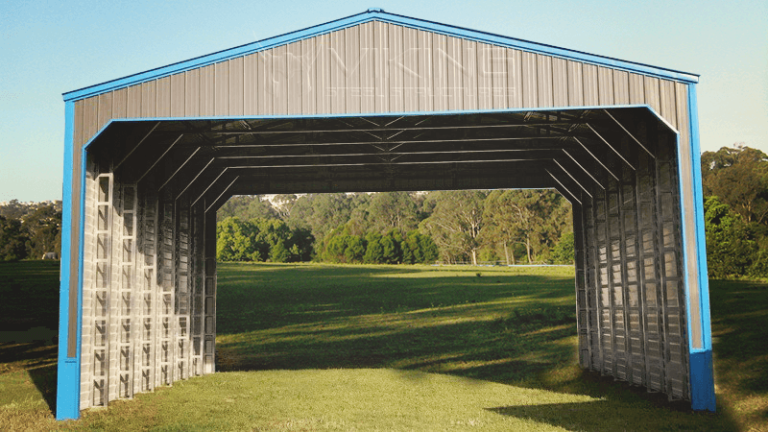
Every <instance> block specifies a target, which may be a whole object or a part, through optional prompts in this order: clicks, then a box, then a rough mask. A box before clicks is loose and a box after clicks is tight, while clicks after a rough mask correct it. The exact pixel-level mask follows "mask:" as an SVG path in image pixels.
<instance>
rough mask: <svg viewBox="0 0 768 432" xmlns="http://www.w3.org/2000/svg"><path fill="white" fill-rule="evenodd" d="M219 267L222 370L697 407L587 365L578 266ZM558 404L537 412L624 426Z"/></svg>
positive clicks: (722, 417) (608, 405) (635, 405)
mask: <svg viewBox="0 0 768 432" xmlns="http://www.w3.org/2000/svg"><path fill="white" fill-rule="evenodd" d="M262 268H264V269H265V271H263V272H262V271H261V269H262ZM477 273H480V276H478V275H477ZM218 274H219V284H218V286H219V291H218V304H217V360H216V364H217V370H222V371H236V370H281V369H287V370H299V369H332V368H394V369H401V370H420V371H423V372H436V373H447V374H452V375H458V376H463V377H469V378H474V379H480V380H484V381H490V382H497V383H502V384H510V385H515V386H521V387H526V388H535V389H545V390H551V391H556V392H561V393H570V394H579V395H589V396H592V397H597V398H603V399H604V402H601V403H600V404H596V405H593V406H594V407H595V408H599V409H597V411H596V412H597V413H598V414H600V413H603V412H605V415H612V416H613V417H619V418H621V417H623V415H624V414H625V412H624V411H623V409H622V408H621V407H623V406H629V407H630V408H631V410H634V411H632V412H635V411H637V412H638V413H639V412H640V411H642V410H643V409H645V410H646V411H647V410H648V409H650V408H652V407H656V408H662V409H669V410H671V411H670V412H672V413H678V414H681V415H682V414H687V415H688V414H690V413H691V410H690V404H689V403H687V402H686V403H672V402H669V401H668V400H667V397H666V396H665V395H660V394H649V393H647V392H646V390H645V388H637V387H631V386H629V384H627V383H625V382H617V381H615V380H613V378H607V377H601V376H600V375H599V374H598V373H594V372H589V371H584V370H582V369H580V368H579V366H578V364H577V362H578V361H577V358H576V355H577V353H576V351H577V350H576V345H577V339H576V317H575V310H574V309H575V308H574V306H573V304H574V293H573V291H574V288H573V276H572V273H568V271H567V270H563V269H559V270H558V269H555V270H551V271H549V272H548V273H545V274H543V275H542V274H541V273H540V270H537V272H536V274H532V272H531V271H530V270H524V271H518V272H517V273H516V272H515V271H514V270H505V271H504V272H501V271H499V270H493V269H490V270H488V269H476V268H458V269H457V268H441V267H436V268H430V267H421V268H418V267H399V266H392V267H388V266H377V267H370V266H345V267H333V266H319V267H307V266H301V265H298V266H285V265H274V264H272V265H270V264H258V265H231V264H221V265H220V267H219V273H218ZM603 403H604V405H603ZM591 406H592V405H590V407H591ZM578 409H589V407H587V406H583V407H580V408H578ZM617 409H618V410H619V411H618V412H613V413H609V411H610V410H617ZM499 410H501V411H504V412H503V413H505V414H506V415H516V414H520V415H522V414H521V413H523V411H520V409H518V408H515V407H512V408H510V407H504V408H499ZM505 410H506V411H505ZM554 410H555V411H557V410H556V409H554ZM501 411H500V413H502V412H501ZM549 411H551V410H546V409H543V408H542V409H541V411H538V412H537V411H531V412H530V413H533V414H530V416H531V417H539V418H540V419H541V421H544V422H547V423H551V424H553V425H558V426H562V427H566V428H568V427H570V426H567V425H566V424H567V423H568V422H575V423H574V424H575V426H574V427H575V429H574V430H614V429H610V428H608V429H606V427H605V426H601V425H600V422H599V421H598V422H595V423H592V420H589V421H586V422H582V423H583V424H581V423H579V421H577V420H578V418H577V417H578V416H577V417H574V418H572V419H566V420H564V422H560V421H558V420H557V418H553V419H550V420H551V421H548V420H547V419H548V417H547V414H546V413H547V412H549ZM526 413H527V411H526ZM526 415H528V414H526ZM600 415H602V414H600ZM638 415H639V414H638ZM714 418H716V419H717V421H716V422H715V424H714V425H713V426H712V428H711V429H708V430H724V431H728V430H737V428H736V426H735V425H734V423H733V421H731V419H730V416H729V414H728V413H725V414H722V413H721V414H716V415H714ZM680 421H681V422H682V423H681V424H685V420H684V419H683V420H680ZM661 426H663V425H661ZM681 427H682V426H681ZM618 430H622V429H618ZM646 430H651V429H646ZM660 430H664V429H660ZM669 430H674V429H669ZM678 430H686V429H685V428H684V427H683V428H682V429H678Z"/></svg>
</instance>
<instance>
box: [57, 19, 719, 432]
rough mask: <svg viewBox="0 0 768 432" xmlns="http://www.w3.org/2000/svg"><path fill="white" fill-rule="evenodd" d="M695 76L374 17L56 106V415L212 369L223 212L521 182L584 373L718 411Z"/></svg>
mask: <svg viewBox="0 0 768 432" xmlns="http://www.w3.org/2000/svg"><path fill="white" fill-rule="evenodd" d="M697 81H698V79H697V77H696V76H695V75H691V74H686V73H682V72H676V71H670V70H667V69H663V68H657V67H652V66H647V65H642V64H637V63H632V62H626V61H621V60H616V59H610V58H604V57H599V56H594V55H590V54H584V53H580V52H576V51H569V50H565V49H561V48H554V47H550V46H546V45H539V44H535V43H532V42H527V41H521V40H517V39H513V38H508V37H503V36H498V35H492V34H488V33H483V32H478V31H473V30H468V29H462V28H457V27H452V26H447V25H443V24H437V23H434V22H430V21H423V20H418V19H414V18H410V17H404V16H401V15H395V14H390V13H385V12H383V11H381V10H369V11H367V12H364V13H362V14H357V15H353V16H350V17H347V18H343V19H340V20H337V21H333V22H330V23H326V24H322V25H320V26H316V27H312V28H309V29H305V30H300V31H297V32H293V33H289V34H286V35H282V36H278V37H275V38H271V39H267V40H264V41H259V42H255V43H253V44H249V45H244V46H241V47H237V48H233V49H231V50H226V51H222V52H219V53H215V54H211V55H208V56H204V57H199V58H196V59H192V60H189V61H186V62H182V63H178V64H174V65H170V66H167V67H163V68H159V69H155V70H152V71H148V72H144V73H141V74H138V75H134V76H130V77H126V78H123V79H119V80H115V81H110V82H107V83H103V84H99V85H96V86H93V87H88V88H85V89H81V90H77V91H74V92H70V93H66V94H65V95H64V98H65V101H66V130H65V133H66V139H65V179H64V184H65V188H64V233H63V244H62V277H61V312H60V320H61V321H60V338H59V341H60V344H59V375H58V377H59V378H58V380H59V381H58V383H59V384H58V395H57V418H59V419H65V418H77V417H78V415H79V410H81V409H84V408H88V407H91V406H101V405H107V404H108V402H109V401H111V400H114V399H119V398H131V397H133V395H134V394H136V393H139V392H145V391H151V390H152V389H153V388H154V387H156V386H158V385H164V384H170V383H172V382H173V381H175V380H178V379H186V378H188V377H190V376H195V375H202V374H206V373H212V372H213V371H214V369H215V365H214V358H215V357H214V355H215V334H216V330H215V316H216V313H215V310H216V306H215V304H216V262H215V233H216V228H215V214H216V213H215V212H216V210H217V209H218V208H219V207H220V206H221V205H222V204H223V203H224V202H226V200H227V199H228V198H229V197H230V196H232V195H241V194H266V193H289V192H290V193H297V192H338V191H345V192H353V191H393V190H438V189H477V188H529V187H538V188H556V189H557V190H559V191H560V192H561V193H562V194H563V195H565V196H566V197H567V198H568V199H569V200H570V201H571V203H572V204H573V209H574V212H573V213H574V229H575V233H576V252H577V265H576V269H577V272H576V295H575V298H576V307H577V312H578V324H577V326H578V332H579V362H580V364H581V366H582V367H584V368H588V369H591V370H595V371H599V372H601V373H603V374H605V375H610V376H613V377H615V378H617V379H620V380H625V381H628V382H630V383H632V384H636V385H642V386H645V387H647V388H648V389H649V390H651V391H658V392H663V393H665V394H667V395H669V397H670V398H671V399H683V400H690V401H691V403H692V407H693V408H694V409H705V410H714V384H713V380H712V364H711V362H712V360H711V336H710V324H709V304H708V285H707V277H706V257H705V249H704V234H703V229H704V225H703V216H702V213H703V212H702V197H701V179H700V177H701V176H700V172H699V165H700V163H699V150H698V132H697V130H698V125H697V118H696V117H697V116H696V90H695V89H696V87H695V85H696V82H697Z"/></svg>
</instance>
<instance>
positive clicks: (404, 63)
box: [71, 22, 702, 394]
mask: <svg viewBox="0 0 768 432" xmlns="http://www.w3.org/2000/svg"><path fill="white" fill-rule="evenodd" d="M625 104H648V105H649V106H651V107H652V108H653V109H654V110H655V111H656V112H657V113H659V115H661V116H662V117H663V118H664V119H665V120H666V121H667V122H668V123H669V124H670V125H672V126H673V127H675V128H678V129H679V130H680V135H679V139H680V149H681V151H680V154H679V155H678V157H679V158H680V161H681V167H682V169H681V173H682V177H681V183H682V188H681V191H682V192H683V205H684V207H685V208H686V209H692V208H693V196H692V194H690V193H688V191H691V190H693V188H692V185H693V177H692V170H691V168H692V167H691V166H690V163H691V154H690V151H691V150H690V137H689V131H688V124H689V113H688V95H687V86H686V84H683V83H676V82H673V81H669V80H663V79H658V78H654V77H648V76H643V75H639V74H634V73H629V72H625V71H619V70H615V69H611V68H608V67H603V66H596V65H592V64H586V63H581V62H578V61H573V60H564V59H560V58H554V57H551V56H546V55H541V54H535V53H530V52H524V51H520V50H516V49H512V48H506V47H499V46H492V45H489V44H485V43H479V42H476V41H472V40H467V39H459V38H455V37H449V36H445V35H440V34H435V33H430V32H426V31H421V30H415V29H411V28H405V27H402V26H398V25H394V24H387V23H382V22H368V23H365V24H362V25H359V26H355V27H350V28H347V29H344V30H339V31H336V32H332V33H329V34H325V35H320V36H316V37H313V38H309V39H306V40H302V41H297V42H294V43H291V44H287V45H283V46H278V47H275V48H272V49H269V50H265V51H262V52H258V53H255V54H250V55H247V56H244V57H239V58H234V59H230V60H226V61H222V62H219V63H216V64H213V65H209V66H205V67H202V68H199V69H193V70H189V71H185V72H181V73H178V74H175V75H172V76H168V77H164V78H161V79H158V80H153V81H149V82H145V83H141V84H137V85H134V86H131V87H127V88H123V89H118V90H115V91H112V92H107V93H104V94H101V95H98V96H93V97H90V98H87V99H83V100H80V101H77V102H76V103H75V116H74V143H75V151H74V164H75V166H74V181H73V185H72V186H73V206H72V223H73V226H74V227H79V225H80V220H81V217H82V215H81V214H80V205H79V204H80V203H79V199H80V190H81V177H82V171H81V167H82V160H81V158H82V151H81V148H82V146H83V145H84V144H85V143H86V142H87V141H88V140H89V139H91V137H93V136H94V135H95V134H96V133H97V132H98V131H99V130H100V129H101V128H102V127H103V126H104V125H105V124H107V123H108V122H109V120H110V119H112V118H152V117H208V116H242V115H246V116H257V115H286V114H288V115H295V114H335V113H339V114H342V113H344V114H346V113H372V112H403V111H408V112H417V111H419V112H428V111H446V110H477V109H507V108H512V109H514V108H540V107H566V106H573V107H580V106H598V105H601V106H611V105H625ZM665 145H666V146H667V147H671V145H673V144H672V143H668V144H665ZM669 169H671V168H668V170H669ZM668 177H669V176H668ZM671 177H674V176H671ZM618 187H619V186H618V185H614V187H612V188H611V189H610V190H609V195H610V196H609V197H607V198H605V199H606V206H607V207H605V206H604V209H603V210H602V211H603V212H605V208H608V207H610V208H613V207H611V206H608V205H607V204H608V203H609V201H610V198H611V197H612V196H613V195H616V194H618V191H619V189H618ZM674 187H675V186H674V185H673V186H670V187H668V188H669V189H670V190H671V189H672V188H674ZM611 194H613V195H611ZM614 207H615V206H614ZM594 211H595V214H598V213H599V212H598V211H597V210H594ZM164 214H165V213H164ZM685 215H686V219H685V220H684V221H683V222H684V224H683V229H684V235H685V238H686V239H691V238H694V226H695V224H694V221H693V215H692V212H690V211H685ZM609 216H611V217H612V216H615V215H613V214H608V213H606V214H605V215H604V217H603V219H600V220H597V219H596V220H594V221H593V225H592V226H591V229H592V230H593V231H594V230H597V229H598V228H600V229H607V228H606V226H604V225H599V224H601V223H602V224H605V220H607V219H610V218H609ZM601 217H602V216H601ZM614 219H615V218H614ZM598 225H599V226H598ZM75 232H77V230H75ZM607 238H608V237H606V239H607ZM632 241H634V240H632ZM86 244H90V242H86ZM80 247H81V245H79V244H78V242H77V241H76V240H75V241H74V244H73V248H72V254H73V255H72V256H73V257H75V259H73V260H72V261H71V262H72V267H71V274H73V275H76V274H78V271H79V269H78V264H79V259H78V258H79V254H80V252H79V248H80ZM683 247H684V248H686V253H687V256H688V257H695V256H696V251H695V248H694V247H695V244H694V243H693V242H691V241H687V242H685V243H684V245H683ZM617 256H620V254H619V255H617ZM598 258H600V257H599V256H595V257H592V258H588V259H591V260H596V259H598ZM673 261H674V260H671V261H670V262H673ZM684 265H685V266H686V268H687V271H688V273H689V274H690V276H691V277H692V278H691V279H689V285H688V288H689V291H690V296H691V300H692V302H691V304H692V308H691V311H690V313H691V316H692V328H691V332H692V335H693V338H692V341H691V344H692V346H693V347H695V348H696V347H700V346H701V345H702V336H701V335H702V329H701V324H700V323H701V321H700V319H699V315H700V311H699V292H698V290H699V287H698V280H697V279H696V274H697V267H696V261H695V259H692V258H691V259H689V260H688V262H687V263H684ZM600 270H603V271H604V272H603V273H601V274H599V275H598V274H597V273H594V271H595V270H594V269H592V270H590V271H592V272H593V274H591V275H590V276H588V277H589V278H590V280H592V281H595V280H597V279H599V278H600V277H603V278H604V279H605V285H606V286H609V285H612V284H613V282H608V278H614V279H615V278H617V276H616V274H617V273H616V272H615V271H614V270H613V267H610V266H608V263H607V261H606V266H605V267H604V268H600ZM206 271H207V270H206ZM208 276H209V275H208V274H207V273H206V278H208ZM611 280H612V281H613V279H611ZM621 280H622V279H621V278H619V279H616V281H614V282H616V284H618V285H621V283H620V282H621ZM634 282H635V281H634V279H633V283H634ZM595 283H596V282H595ZM72 284H73V288H72V289H76V288H77V286H76V284H77V279H76V278H75V280H74V281H73V282H72ZM618 285H617V286H618ZM660 289H661V288H660ZM630 291H631V290H630ZM214 292H215V291H214ZM608 295H609V297H607V298H608V299H609V300H606V301H605V302H604V304H608V305H611V307H610V309H611V313H612V314H613V315H609V316H608V322H609V324H610V325H608V326H607V327H605V328H606V329H608V328H611V329H613V328H614V327H615V326H618V327H619V328H624V329H627V328H630V327H629V326H627V325H626V322H627V320H629V321H632V315H631V313H630V314H629V315H627V313H625V312H626V311H622V310H620V309H621V307H623V306H622V305H623V304H624V303H623V302H625V298H624V297H621V298H620V299H619V297H616V298H617V299H618V300H616V299H614V300H610V299H611V298H612V297H610V295H611V294H610V293H608ZM624 295H625V294H622V296H624ZM614 301H617V302H619V303H617V305H613V302H614ZM614 306H617V307H619V306H621V307H619V309H617V310H613V309H614ZM72 309H74V307H72ZM625 309H626V308H625ZM630 312H632V311H630ZM682 312H683V313H684V311H682ZM625 315H627V316H625ZM601 318H604V317H602V316H600V317H598V316H597V315H596V312H594V313H593V314H592V315H590V317H589V319H590V320H592V321H594V322H593V323H592V324H590V325H593V326H594V327H595V328H599V327H600V326H601V325H600V324H598V322H597V321H598V320H600V319H601ZM206 319H208V318H206ZM614 320H615V322H614ZM679 321H680V322H682V323H684V322H685V321H683V320H679ZM206 322H207V321H206ZM187 324H188V323H187ZM672 324H674V323H672ZM672 324H670V326H671V327H670V332H672V331H673V330H674V332H675V334H678V333H682V334H684V332H685V328H679V327H680V326H679V325H678V327H677V328H675V329H673V328H672ZM648 325H649V326H650V325H651V324H648ZM206 329H208V324H206ZM213 331H214V330H213V329H212V328H211V331H210V332H209V331H208V330H206V337H208V333H211V334H212V332H213ZM73 334H74V332H73ZM610 334H611V335H614V336H616V338H617V339H616V340H613V341H611V343H610V345H611V346H610V347H608V346H606V347H605V352H604V353H602V351H601V353H602V354H600V355H601V356H602V355H603V354H605V355H611V356H616V357H611V358H609V359H606V360H605V361H606V362H610V363H611V364H610V367H611V368H613V369H616V368H617V367H618V366H617V363H616V362H617V361H618V360H619V359H620V357H621V356H622V355H624V354H622V353H625V351H624V350H625V349H626V350H628V351H627V352H629V353H630V354H631V353H632V349H633V348H632V346H631V345H630V343H629V342H627V341H626V340H625V339H624V338H626V337H627V334H615V333H614V332H613V331H612V332H611V333H610ZM595 339H596V340H593V341H591V342H590V343H589V345H582V348H584V347H585V346H588V347H590V349H591V350H592V351H591V354H589V355H590V356H595V355H596V353H597V352H598V351H599V350H598V348H599V347H600V346H601V345H600V344H602V343H603V341H602V339H603V338H602V336H601V335H600V334H599V331H598V335H597V337H596V338H595ZM617 341H618V342H617ZM210 343H211V347H212V346H213V345H212V343H213V342H212V340H211V341H210ZM207 344H208V342H206V346H208V345H207ZM622 347H623V348H622ZM652 348H653V347H652V345H649V349H652ZM212 350H213V348H210V349H208V348H206V349H205V350H204V351H205V353H207V354H210V353H212V352H213V351H212ZM670 353H677V354H675V355H677V356H678V357H679V356H680V353H683V350H682V349H677V348H676V349H674V350H673V349H671V348H670ZM207 354H206V355H207ZM671 355H672V354H670V356H671ZM621 358H624V357H621ZM648 358H649V359H652V358H655V357H653V355H652V353H649V355H648ZM659 358H661V357H659ZM86 360H87V358H86ZM626 360H627V362H629V363H631V355H630V356H629V357H626ZM671 361H673V362H675V363H676V364H680V365H682V364H683V363H684V359H682V358H681V359H677V360H676V359H675V358H672V359H671ZM211 362H212V359H211ZM590 362H592V363H597V362H596V360H594V359H591V358H590ZM627 362H625V363H627ZM603 363H604V362H603V360H600V362H599V364H601V365H603ZM629 363H627V364H629ZM606 364H607V363H606ZM185 367H189V365H187V366H185ZM601 367H602V366H601ZM632 367H634V366H632ZM647 367H648V371H649V372H648V375H649V376H650V378H649V381H650V382H656V381H654V380H655V378H653V376H654V371H655V369H653V368H654V367H655V366H653V365H650V364H649V365H648V366H647ZM637 370H638V371H640V370H642V365H641V367H639V369H637ZM210 371H212V366H211V370H210ZM626 372H627V371H619V370H618V369H616V370H612V374H613V375H615V376H619V377H622V376H626ZM630 372H631V373H635V372H634V371H630ZM637 373H638V374H639V373H640V372H637ZM674 373H675V374H678V375H680V376H683V375H684V374H683V373H681V372H679V371H678V372H674ZM159 379H160V378H159V376H158V377H156V379H155V380H156V381H157V380H159ZM659 382H660V381H659ZM670 385H671V386H672V387H673V391H672V393H675V392H677V394H681V392H684V389H683V387H685V385H686V384H685V383H684V382H683V381H681V382H680V383H678V384H670ZM649 386H650V387H651V388H661V386H662V384H661V383H660V384H658V385H657V386H656V387H654V385H649ZM110 394H114V392H110Z"/></svg>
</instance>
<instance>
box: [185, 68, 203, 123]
mask: <svg viewBox="0 0 768 432" xmlns="http://www.w3.org/2000/svg"><path fill="white" fill-rule="evenodd" d="M200 94H201V92H200V69H193V70H190V71H187V72H184V116H185V117H197V116H199V115H200V99H201V98H200Z"/></svg>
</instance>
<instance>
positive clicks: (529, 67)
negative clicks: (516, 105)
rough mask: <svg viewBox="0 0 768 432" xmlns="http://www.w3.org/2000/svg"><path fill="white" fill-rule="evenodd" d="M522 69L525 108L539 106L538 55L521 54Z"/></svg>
mask: <svg viewBox="0 0 768 432" xmlns="http://www.w3.org/2000/svg"><path fill="white" fill-rule="evenodd" d="M521 68H522V72H523V106H522V107H523V108H535V107H538V106H539V97H538V84H537V80H536V77H537V75H536V54H533V53H529V52H522V53H521Z"/></svg>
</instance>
